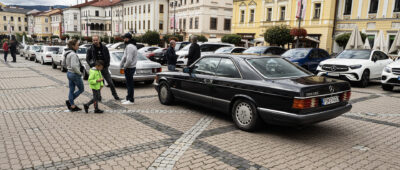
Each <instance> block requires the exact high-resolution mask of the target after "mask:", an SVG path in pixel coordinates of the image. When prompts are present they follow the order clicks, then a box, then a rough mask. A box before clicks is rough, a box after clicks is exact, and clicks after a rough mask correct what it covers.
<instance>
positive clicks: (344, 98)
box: [340, 91, 351, 101]
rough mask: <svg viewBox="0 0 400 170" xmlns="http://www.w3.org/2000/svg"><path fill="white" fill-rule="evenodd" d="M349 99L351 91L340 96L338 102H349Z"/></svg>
mask: <svg viewBox="0 0 400 170" xmlns="http://www.w3.org/2000/svg"><path fill="white" fill-rule="evenodd" d="M350 97H351V91H348V92H344V93H342V94H341V95H340V100H341V101H349V100H350Z"/></svg>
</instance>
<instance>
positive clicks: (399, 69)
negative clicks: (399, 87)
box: [392, 68, 400, 75]
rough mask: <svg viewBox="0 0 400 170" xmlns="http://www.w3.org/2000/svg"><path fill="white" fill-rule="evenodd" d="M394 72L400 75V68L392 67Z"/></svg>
mask: <svg viewBox="0 0 400 170" xmlns="http://www.w3.org/2000/svg"><path fill="white" fill-rule="evenodd" d="M392 72H393V74H395V75H400V68H392Z"/></svg>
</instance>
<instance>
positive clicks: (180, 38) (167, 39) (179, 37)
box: [163, 34, 183, 43]
mask: <svg viewBox="0 0 400 170" xmlns="http://www.w3.org/2000/svg"><path fill="white" fill-rule="evenodd" d="M171 40H175V41H183V35H180V34H175V35H171V34H166V35H164V36H163V41H164V42H165V43H169V42H170V41H171Z"/></svg>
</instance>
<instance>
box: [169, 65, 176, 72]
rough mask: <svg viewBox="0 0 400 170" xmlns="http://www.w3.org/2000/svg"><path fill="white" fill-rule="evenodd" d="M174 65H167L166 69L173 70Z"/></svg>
mask: <svg viewBox="0 0 400 170" xmlns="http://www.w3.org/2000/svg"><path fill="white" fill-rule="evenodd" d="M175 68H176V66H175V65H168V71H175Z"/></svg>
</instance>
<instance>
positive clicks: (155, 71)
mask: <svg viewBox="0 0 400 170" xmlns="http://www.w3.org/2000/svg"><path fill="white" fill-rule="evenodd" d="M159 72H162V68H161V67H160V68H153V73H159Z"/></svg>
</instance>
